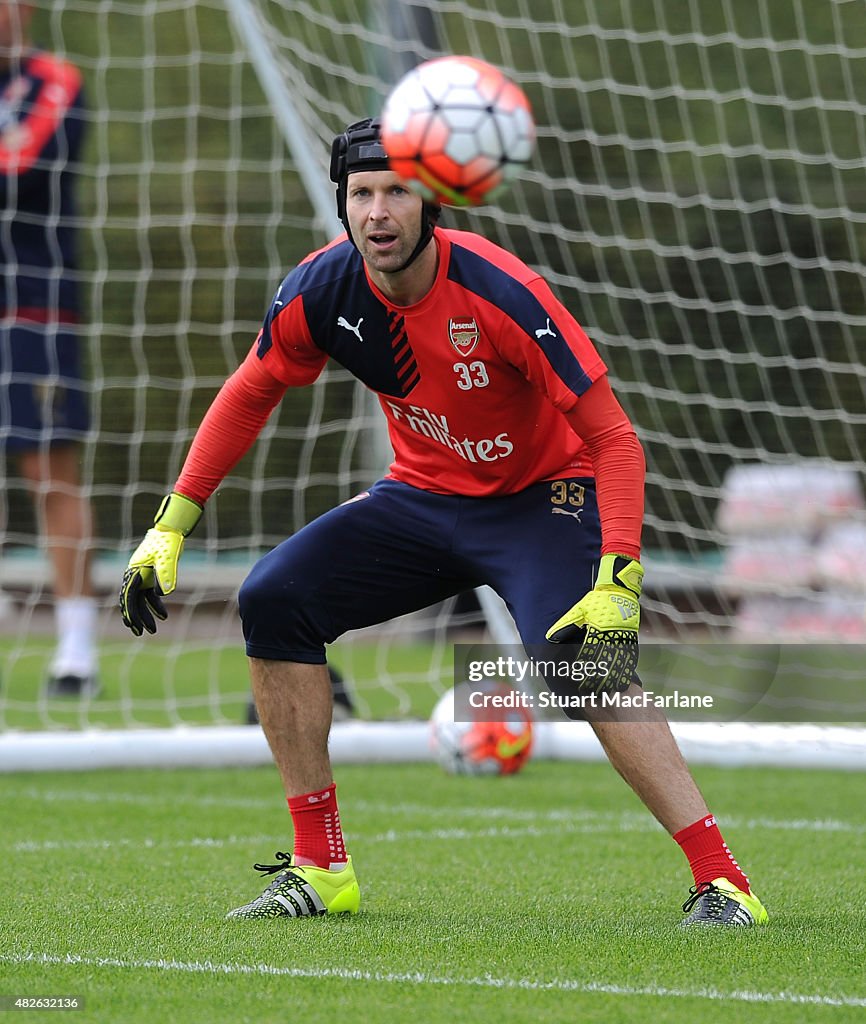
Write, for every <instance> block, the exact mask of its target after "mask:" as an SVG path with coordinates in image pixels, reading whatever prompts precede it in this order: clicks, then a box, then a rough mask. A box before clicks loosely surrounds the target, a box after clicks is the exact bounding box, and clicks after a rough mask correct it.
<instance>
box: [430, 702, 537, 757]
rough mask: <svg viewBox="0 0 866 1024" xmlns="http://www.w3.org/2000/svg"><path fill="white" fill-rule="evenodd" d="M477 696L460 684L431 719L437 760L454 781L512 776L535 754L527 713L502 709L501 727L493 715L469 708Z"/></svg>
mask: <svg viewBox="0 0 866 1024" xmlns="http://www.w3.org/2000/svg"><path fill="white" fill-rule="evenodd" d="M493 689H494V688H490V689H489V690H488V692H493ZM478 690H479V688H478V687H477V686H473V687H472V690H470V688H469V685H468V684H466V683H462V684H460V686H458V687H455V689H453V690H448V692H447V693H444V694H443V695H442V697H440V698H439V701H438V703H437V704H436V707H435V708H434V709H433V714H432V715H431V716H430V746H431V749H432V751H433V754H434V757H435V758H436V760H437V761H438V763H439V764H440V765H441V767H442V768H444V769H445V771H446V772H449V773H451V774H453V775H513V774H514V773H515V772H518V771H520V769H521V768H522V767H523V766H524V765H525V764H526V762H527V761H528V760H529V757H530V755H531V753H532V738H533V737H532V717H531V716H530V714H529V712H528V711H527V710H526V709H525V708H508V709H498V710H497V711H496V712H495V717H496V718H497V719H498V721H491V720H490V718H491V715H492V714H493V713H491V711H489V710H484V709H480V708H472V707H471V706H470V704H469V694H470V692H472V691H474V692H478ZM497 692H501V693H503V694H505V693H508V692H509V691H508V690H507V689H506V688H504V687H501V688H498V689H497Z"/></svg>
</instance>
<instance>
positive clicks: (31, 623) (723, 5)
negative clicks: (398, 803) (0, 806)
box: [0, 0, 866, 744]
mask: <svg viewBox="0 0 866 1024" xmlns="http://www.w3.org/2000/svg"><path fill="white" fill-rule="evenodd" d="M36 8H37V9H36V13H35V18H34V35H35V42H36V43H37V45H40V46H43V47H44V48H46V49H51V50H54V51H55V52H58V53H60V54H62V55H63V56H64V57H66V58H67V59H68V60H70V61H72V62H73V63H75V64H76V65H77V66H78V67H79V68H80V69H81V72H82V75H83V78H84V82H85V94H86V99H87V115H86V118H87V123H86V135H85V150H84V158H83V166H82V169H81V175H80V181H79V211H80V213H79V220H78V227H79V233H80V238H81V259H80V271H79V275H80V283H81V286H82V290H83V295H84V304H85V309H86V314H87V322H86V327H85V330H84V338H85V348H86V354H87V363H88V382H89V389H90V404H91V409H92V413H93V431H92V437H91V439H90V441H89V443H88V444H87V446H86V449H85V453H84V461H83V471H84V477H85V485H86V487H87V489H88V492H89V494H90V496H91V498H92V502H93V505H94V509H95V513H96V538H95V549H96V582H97V587H98V590H99V595H100V641H101V666H100V675H101V680H102V685H103V694H102V696H101V697H100V698H98V699H97V700H93V701H87V702H82V703H78V704H74V705H73V704H72V703H70V702H66V703H63V702H57V701H49V700H47V699H46V698H45V697H44V695H43V693H42V686H41V684H42V676H43V674H44V672H45V670H46V668H47V664H48V661H49V659H50V655H51V650H52V644H53V637H52V621H51V611H50V608H51V592H50V574H49V572H48V570H47V567H46V560H45V557H44V552H42V551H41V550H40V547H39V541H38V539H37V533H36V530H35V524H34V521H33V513H32V509H31V507H30V503H29V499H28V496H27V488H26V484H25V481H24V479H23V477H22V476H21V473H20V469H19V468H18V467H17V466H16V465H15V464H14V462H12V461H10V462H8V463H7V465H6V466H5V473H6V476H5V478H4V487H3V495H2V502H3V506H4V514H3V516H2V520H0V533H2V538H0V539H2V545H3V552H2V553H3V557H2V561H0V586H2V588H3V591H4V594H5V600H4V601H3V602H2V605H0V613H2V618H0V680H2V685H0V731H2V732H0V744H2V743H3V742H4V738H5V737H8V736H11V735H13V734H22V733H29V732H32V733H37V732H38V733H41V732H44V731H68V730H88V729H91V728H97V729H100V730H103V731H105V730H111V729H126V730H136V729H149V728H154V727H159V728H166V729H168V731H171V729H170V728H168V727H172V726H174V727H177V728H179V729H181V730H183V729H185V728H193V727H196V728H200V727H204V726H209V727H216V728H224V727H229V726H232V725H236V724H237V725H238V726H239V723H240V722H242V721H243V720H244V718H243V715H244V708H245V704H246V701H247V699H248V686H247V677H246V669H245V664H244V659H243V652H242V645H241V641H240V630H239V625H238V622H237V616H236V612H235V595H236V590H237V587H238V585H239V582H240V581H241V580H242V579H243V576H244V574H245V572H246V571H247V569H248V568H249V566H250V565H251V564H252V563H253V562H254V561H255V559H256V558H257V557H258V556H259V555H260V554H261V553H262V552H264V551H266V550H268V549H269V548H270V547H273V546H274V545H275V544H277V543H279V542H280V541H281V540H282V539H284V538H285V537H286V536H288V535H289V534H291V533H292V532H293V531H295V530H297V529H299V528H300V527H301V526H303V525H304V524H305V523H306V522H308V521H309V520H310V519H312V518H313V517H315V516H316V515H318V514H320V513H321V512H323V511H325V510H326V509H328V508H331V507H333V506H334V505H335V504H338V503H339V502H341V501H345V500H347V499H348V498H350V497H351V496H352V495H353V494H355V493H357V492H358V491H360V490H362V489H364V488H365V487H366V486H369V484H370V483H371V482H372V480H373V479H374V478H375V476H376V475H378V474H380V473H381V471H382V469H383V468H384V464H385V461H386V459H385V452H384V450H383V447H382V442H381V437H382V435H381V429H382V420H381V417H380V415H379V413H378V410H377V409H376V408H375V405H374V403H373V402H372V401H371V400H370V397H369V396H368V395H367V394H366V392H365V391H364V389H363V388H360V387H359V386H358V385H357V384H356V382H355V381H353V380H352V379H351V378H350V376H349V375H348V373H346V372H345V371H344V370H342V369H341V368H340V367H339V366H337V365H336V364H333V363H331V364H329V366H328V367H327V368H326V370H325V372H324V373H323V374H322V376H321V378H320V379H319V380H318V381H317V382H316V383H315V385H313V386H311V387H310V388H306V389H298V390H297V391H292V392H290V393H289V395H287V398H286V399H285V400H284V402H283V403H282V404H281V406H280V408H279V409H278V410H277V411H276V412H275V414H274V416H273V417H272V419H271V421H270V422H269V423H268V425H267V427H266V428H265V430H264V432H263V434H262V436H261V438H260V439H259V441H258V442H257V444H256V445H255V447H254V448H253V450H252V451H251V452H250V453H249V455H247V456H246V457H245V459H244V460H242V462H241V463H240V464H239V465H238V466H237V467H236V469H235V470H233V472H232V473H231V474H230V476H229V477H228V478H227V480H226V481H225V482H224V484H223V485H222V486H221V487H220V489H219V491H218V493H217V494H216V495H215V496H214V498H213V500H212V501H211V502H209V504H208V508H207V510H206V514H205V517H204V519H203V522H202V524H201V526H200V527H199V528H198V529H197V530H196V532H195V534H194V535H193V536H192V537H191V538H190V539H189V542H188V544H187V550H186V552H185V553H184V556H183V560H182V562H181V568H180V578H179V589H178V591H177V593H176V594H175V595H172V597H171V598H170V599H169V610H170V619H169V621H168V623H166V625H165V627H160V633H159V634H158V636H157V637H154V638H146V639H145V640H144V641H135V640H134V639H133V638H131V637H130V636H128V635H127V634H126V631H124V630H123V627H122V626H121V624H120V621H119V616H118V615H117V613H116V609H115V602H116V589H117V587H118V586H119V581H120V576H121V574H122V571H123V567H124V565H125V562H126V560H127V558H128V556H129V553H130V551H131V550H132V549H133V548H134V546H135V545H136V543H137V542H138V540H139V539H140V537H141V535H142V533H143V531H144V530H145V529H146V528H147V526H148V524H149V523H150V521H151V519H152V516H153V513H154V511H155V509H156V507H157V506H158V503H159V500H160V498H161V496H162V495H163V494H164V493H165V491H166V489H167V487H169V486H170V485H171V483H172V482H173V480H174V479H175V478H176V476H177V474H178V472H179V470H180V466H181V464H182V461H183V458H184V456H185V453H186V451H187V449H188V446H189V442H190V440H191V438H192V435H193V432H194V429H195V427H196V425H197V423H198V422H199V420H200V418H201V416H202V414H203V412H204V410H205V409H206V408H207V406H208V404H209V402H210V401H211V400H212V398H213V396H214V394H215V393H216V391H217V390H218V388H219V387H220V385H221V384H222V382H223V380H224V379H225V377H226V376H227V375H228V374H229V373H231V372H232V370H233V369H234V368H235V367H236V366H237V365H238V363H239V362H240V361H241V359H242V358H243V357H244V355H245V353H246V352H247V351H248V349H249V346H250V345H251V343H252V339H253V338H254V337H255V334H256V331H257V330H258V327H259V325H260V323H261V319H262V316H263V314H264V312H265V310H266V308H267V305H268V302H269V301H270V297H271V296H272V294H273V292H274V291H275V289H276V286H277V285H278V283H279V281H280V280H281V279H282V277H283V276H284V275H285V273H286V272H287V270H288V269H290V268H291V267H292V266H294V265H295V263H296V262H297V261H298V260H299V259H300V258H302V257H303V256H304V255H305V254H306V253H307V252H309V251H311V250H312V249H314V248H317V247H318V246H319V245H321V244H322V243H323V242H324V241H325V239H326V238H327V237H328V236H329V235H331V234H334V233H336V232H337V231H338V230H340V225H339V224H338V223H337V221H336V217H335V212H334V203H333V194H332V189H331V187H330V183H329V181H328V175H327V155H328V146H329V145H330V141H331V139H332V138H333V136H334V134H336V133H337V132H338V131H340V130H342V128H343V127H344V126H345V125H346V124H348V123H349V122H351V121H353V120H356V119H358V118H360V117H363V116H367V115H369V114H371V113H374V112H376V110H378V109H379V108H380V106H381V103H382V101H383V99H384V97H385V96H386V94H387V91H388V88H389V86H390V84H391V83H392V82H393V81H394V79H395V78H396V77H398V76H399V74H400V73H402V72H403V71H404V70H406V67H407V66H408V63H411V62H414V61H417V60H420V59H425V58H427V57H432V56H436V55H438V54H440V53H468V54H473V55H475V56H479V57H483V58H484V59H486V60H488V61H490V62H492V63H494V64H497V65H499V66H501V67H503V68H504V69H505V70H506V71H507V72H508V73H509V74H510V75H511V76H513V77H514V78H515V79H516V80H517V81H518V82H519V83H520V85H521V86H522V88H523V89H524V91H525V92H526V93H527V95H528V97H529V99H530V101H531V103H532V106H533V110H534V113H535V117H536V121H537V127H538V145H537V153H536V156H535V157H534V159H533V162H532V164H531V166H530V168H529V169H528V170H527V171H526V173H525V174H523V175H522V177H521V178H520V180H519V181H518V182H516V183H515V185H514V187H513V188H511V189H510V190H509V192H508V193H506V194H505V195H504V196H503V197H502V199H501V201H497V203H496V205H495V206H490V207H481V208H479V209H476V210H469V211H451V210H449V211H446V214H445V220H446V222H447V223H448V225H449V226H454V227H459V228H465V229H469V230H479V231H481V232H482V233H483V234H485V235H487V236H488V237H490V238H491V239H492V240H493V241H495V242H497V243H499V244H501V245H503V246H505V247H507V248H510V249H512V250H513V251H515V252H516V253H517V254H518V255H519V256H520V257H521V258H522V259H524V260H525V261H526V262H527V263H529V264H530V265H532V266H533V267H536V268H537V269H538V271H539V272H540V273H541V274H543V275H544V276H545V277H546V278H547V279H548V280H549V281H550V283H551V285H552V286H553V288H554V289H555V290H556V292H557V293H558V295H559V296H560V297H561V299H562V300H563V301H564V303H565V304H566V305H567V306H568V307H569V309H570V310H571V311H572V312H573V313H574V315H575V316H576V318H577V319H578V321H579V322H581V324H582V325H583V326H584V327H585V328H586V330H587V332H588V334H589V335H590V337H591V338H592V339H593V341H594V342H595V343H596V344H597V345H598V347H599V349H600V351H601V352H602V354H603V357H604V359H605V361H606V363H607V365H608V367H609V371H610V377H611V381H612V383H613V385H614V388H615V390H616V392H617V394H618V396H619V398H620V400H621V401H622V404H623V405H624V407H625V408H626V410H627V412H628V413H629V415H630V416H631V418H632V420H633V422H634V424H635V426H636V429H637V431H638V434H639V436H640V438H641V440H642V442H643V444H644V448H645V451H646V453H647V462H648V479H647V494H646V499H647V500H646V520H645V533H644V548H645V555H644V559H643V560H644V564H645V566H646V569H647V575H646V592H645V596H644V599H643V601H642V606H643V609H644V632H645V634H646V636H647V637H648V638H649V639H651V640H652V639H662V640H665V641H667V642H673V643H677V642H682V643H686V644H688V643H693V642H700V641H705V642H709V643H714V644H726V643H734V642H740V641H742V642H752V641H753V640H754V639H755V637H756V635H759V634H760V631H761V630H762V629H763V630H765V631H766V630H769V631H770V632H771V638H772V639H773V640H774V641H775V640H780V641H782V642H788V641H797V642H803V641H806V642H810V641H811V642H815V643H818V642H820V643H827V644H837V643H845V642H855V643H862V642H864V641H866V618H864V610H866V586H864V584H863V582H862V581H861V580H859V579H857V578H852V573H851V571H850V568H849V566H850V564H851V563H852V562H855V563H856V564H860V561H861V556H862V555H866V507H864V499H863V485H864V481H863V474H864V467H866V446H864V437H866V430H864V427H866V356H864V352H866V316H864V313H863V309H864V285H863V281H864V278H863V274H862V267H863V265H864V263H866V258H864V257H866V198H864V197H866V192H864V189H863V185H862V168H863V166H864V163H866V134H864V132H863V129H862V124H863V114H864V107H866V91H864V87H863V85H862V83H863V82H864V81H866V74H864V71H866V23H864V19H862V17H860V13H861V12H860V10H859V7H858V5H857V4H853V3H848V2H845V0H828V2H827V3H822V4H811V5H800V4H795V3H788V2H784V3H778V4H768V3H757V4H756V3H754V2H747V0H693V2H692V3H689V4H688V5H665V4H638V3H622V4H582V3H564V2H563V0H533V3H531V4H530V3H527V2H526V0H465V2H461V3H459V4H457V3H453V2H451V0H430V2H429V3H427V4H424V5H421V4H416V3H411V2H398V0H322V2H319V3H311V2H309V0H149V2H148V3H146V4H130V3H127V2H121V0H54V2H52V3H50V4H49V3H48V2H47V0H41V2H39V3H37V5H36ZM575 596H576V598H577V597H578V596H579V595H575ZM497 601H498V599H497V598H496V596H495V595H493V594H492V593H486V592H484V591H482V592H480V593H479V594H478V596H477V597H476V598H475V600H474V601H467V600H466V599H462V600H460V601H452V602H448V603H446V604H445V605H443V606H437V607H435V608H432V609H430V610H429V611H427V612H424V613H419V614H418V615H414V616H410V617H407V618H406V619H403V620H399V621H398V622H396V623H389V624H386V625H385V626H383V627H382V628H380V629H373V630H365V631H362V632H361V633H360V634H359V635H356V636H350V637H346V638H341V640H340V641H339V642H338V643H337V644H335V645H334V647H333V650H332V652H331V656H332V659H333V661H334V663H335V664H336V665H337V666H338V667H339V668H340V669H341V671H342V672H343V674H344V675H345V676H346V677H347V679H348V681H349V684H350V686H352V687H353V693H354V695H355V696H356V698H357V703H358V708H359V712H360V715H361V717H362V718H363V719H365V720H368V721H381V720H385V719H390V720H397V721H404V722H405V721H411V720H413V719H417V718H423V716H424V715H425V714H426V712H427V711H429V709H430V708H431V707H432V706H433V704H434V703H435V700H436V698H437V697H438V696H439V695H440V694H441V693H442V692H443V691H444V689H445V688H446V687H447V686H448V685H449V684H450V682H451V681H452V673H453V667H452V657H451V649H452V646H453V644H454V642H455V640H458V639H461V638H464V637H466V636H472V637H477V636H481V635H482V634H483V635H484V636H485V637H487V638H490V639H493V640H494V641H495V642H498V643H509V642H511V641H512V640H513V626H511V625H510V618H509V617H508V615H507V612H506V613H503V610H502V608H501V603H500V605H499V606H497ZM707 685H708V687H713V686H716V687H717V688H718V689H719V690H720V691H721V690H722V689H723V688H724V680H723V679H722V678H721V677H715V676H714V678H712V679H709V680H708V681H707ZM852 693H853V691H851V692H849V693H848V695H847V696H846V695H845V693H844V692H843V694H842V699H841V701H840V703H839V708H840V712H839V713H840V715H841V714H848V713H849V712H850V709H851V708H852V707H854V705H855V704H856V701H855V700H854V699H853V697H852ZM849 697H851V699H849ZM834 699H835V698H834ZM239 727H240V726H239Z"/></svg>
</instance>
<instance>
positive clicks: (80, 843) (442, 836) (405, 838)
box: [0, 815, 866, 853]
mask: <svg viewBox="0 0 866 1024" xmlns="http://www.w3.org/2000/svg"><path fill="white" fill-rule="evenodd" d="M538 820H539V821H546V820H548V819H545V818H539V819H538ZM728 824H730V823H728ZM737 827H739V828H742V829H743V830H749V829H776V830H782V831H785V830H792V831H813V832H831V833H840V832H843V833H847V834H854V835H863V834H864V832H866V827H864V826H854V825H846V823H844V822H832V821H804V820H792V821H777V822H773V821H761V820H760V819H754V820H750V821H743V822H740V823H739V824H738V826H737ZM616 832H637V833H641V832H662V829H661V827H660V826H659V825H658V824H657V823H656V822H655V821H654V820H653V819H652V818H650V817H649V816H648V815H632V816H627V815H622V816H612V815H608V816H603V815H598V816H597V818H596V820H589V821H588V820H585V819H583V820H573V821H568V820H564V819H562V818H558V819H555V821H551V822H550V825H549V827H545V826H544V825H533V824H526V825H491V826H489V827H488V828H474V829H470V828H432V829H388V830H386V831H385V832H378V833H375V834H372V835H371V834H368V833H365V832H356V831H347V832H346V840H347V841H348V842H350V843H354V842H363V843H369V844H371V845H372V844H377V843H402V842H409V841H412V840H417V839H420V840H423V841H425V842H435V841H442V842H459V841H460V840H473V841H474V840H479V839H526V838H543V837H544V836H550V835H563V834H565V835H599V834H608V833H616ZM288 835H289V832H288V828H287V831H286V841H287V842H288ZM279 842H280V839H279V838H278V837H275V835H274V834H272V833H268V834H266V835H265V834H262V835H249V836H238V835H229V836H224V837H217V836H200V837H192V838H190V839H160V838H154V837H145V838H143V839H130V838H125V837H117V838H108V839H69V840H63V839H46V840H38V839H25V840H21V841H20V842H17V843H11V844H8V845H2V844H0V850H9V851H10V852H13V853H50V852H51V851H53V850H112V849H116V848H125V849H136V848H138V849H143V850H151V849H157V848H159V849H172V850H182V849H188V848H191V847H192V848H199V849H203V848H213V849H219V848H221V847H225V846H256V845H259V846H267V845H270V844H273V843H276V844H279Z"/></svg>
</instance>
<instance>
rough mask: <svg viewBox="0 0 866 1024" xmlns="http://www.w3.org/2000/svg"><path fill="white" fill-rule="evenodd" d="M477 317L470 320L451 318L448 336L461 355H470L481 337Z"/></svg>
mask: <svg viewBox="0 0 866 1024" xmlns="http://www.w3.org/2000/svg"><path fill="white" fill-rule="evenodd" d="M480 336H481V335H480V333H479V331H478V324H477V323H476V322H475V317H472V318H471V319H469V320H449V321H448V337H449V338H450V339H451V344H452V345H453V346H454V347H455V348H456V349H457V351H458V352H459V353H460V355H461V356H468V355H469V353H470V352H471V351H472V350H473V349H474V348H475V346H476V345H477V344H478V339H479V337H480Z"/></svg>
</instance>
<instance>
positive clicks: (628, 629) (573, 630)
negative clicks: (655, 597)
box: [546, 555, 643, 691]
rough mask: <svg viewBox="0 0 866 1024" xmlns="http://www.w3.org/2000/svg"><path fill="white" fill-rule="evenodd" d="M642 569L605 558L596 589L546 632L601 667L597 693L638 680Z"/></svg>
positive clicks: (613, 557) (630, 561)
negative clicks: (570, 645) (577, 649)
mask: <svg viewBox="0 0 866 1024" xmlns="http://www.w3.org/2000/svg"><path fill="white" fill-rule="evenodd" d="M642 582H643V566H642V565H641V564H640V562H638V561H636V560H635V559H631V558H626V557H625V556H624V555H602V558H601V564H600V565H599V570H598V578H597V579H596V581H595V586H594V587H593V589H592V590H590V592H589V593H588V594H587V595H586V596H585V597H582V598H581V599H580V600H579V601H578V602H577V604H576V605H574V606H573V607H572V608H570V609H569V610H568V611H567V612H566V613H565V615H563V616H562V618H560V619H557V621H556V622H554V624H553V625H552V626H551V627H550V629H549V630H548V631H547V633H546V636H547V639H548V640H550V641H551V642H553V643H556V644H560V643H579V644H581V648H580V652H579V654H578V659H579V660H580V661H583V662H587V663H594V664H596V665H598V666H600V665H601V663H602V662H604V663H605V665H604V669H605V671H604V673H603V674H602V672H601V671H599V672H597V673H596V675H595V676H594V678H596V679H597V680H598V686H597V689H598V690H599V691H600V690H619V689H625V688H626V687H627V686H628V685H629V683H630V682H631V680H632V677H633V676H634V673H635V669H636V668H637V657H638V639H637V636H638V629H639V627H640V604H639V603H638V598H639V597H640V594H641V586H642Z"/></svg>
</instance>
